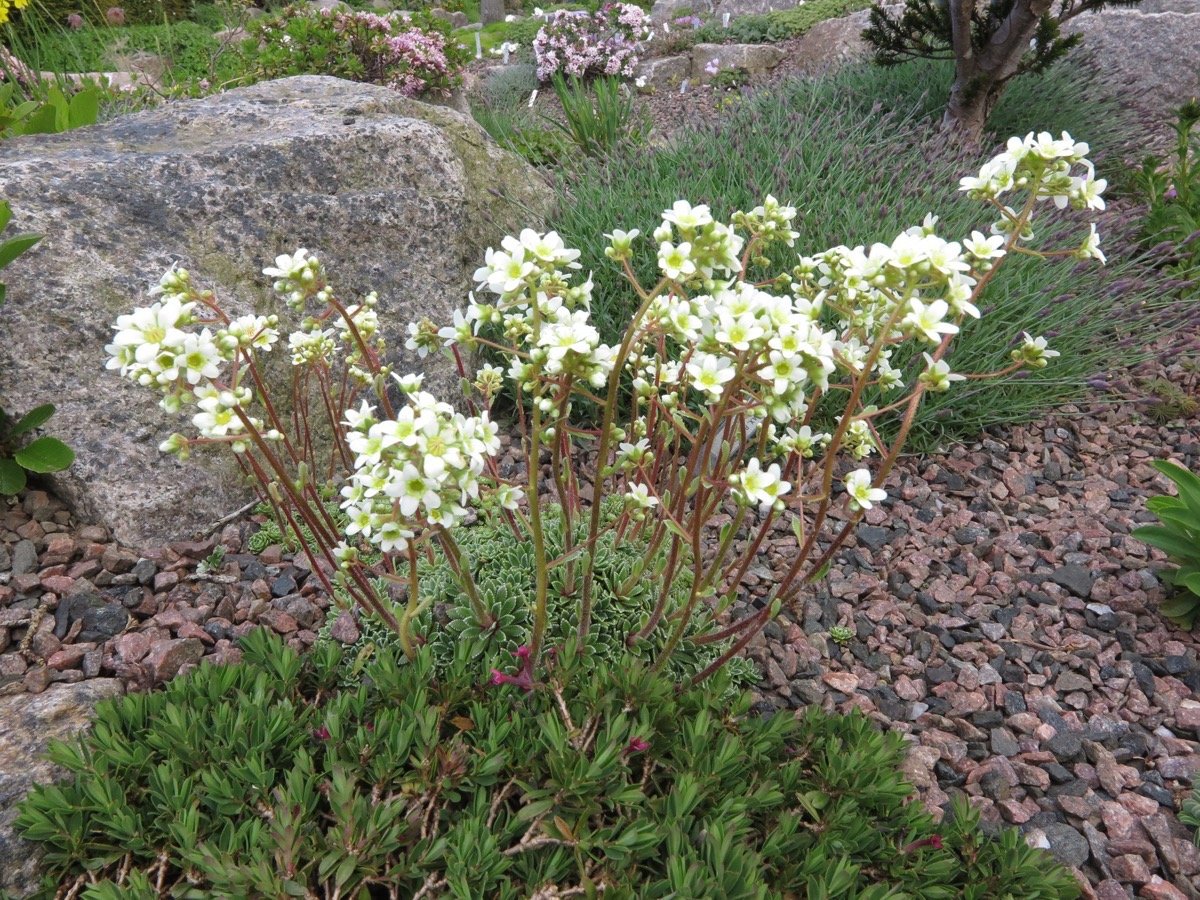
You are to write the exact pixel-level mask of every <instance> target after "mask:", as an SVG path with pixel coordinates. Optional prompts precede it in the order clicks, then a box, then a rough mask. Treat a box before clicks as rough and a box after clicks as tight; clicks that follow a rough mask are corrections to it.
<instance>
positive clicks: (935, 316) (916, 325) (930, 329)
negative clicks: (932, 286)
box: [903, 298, 958, 344]
mask: <svg viewBox="0 0 1200 900" xmlns="http://www.w3.org/2000/svg"><path fill="white" fill-rule="evenodd" d="M948 312H950V306H949V304H947V303H946V301H945V300H934V301H933V302H932V303H929V304H925V303H922V302H921V301H920V300H917V299H916V298H913V299H912V300H910V301H909V313H908V315H907V316H905V317H904V321H903V324H905V325H907V326H908V327H909V328H910V329H912V330H913V331H914V332H916V333H917V334H919V335H920V336H922V337H924V338H925V340H927V341H929V342H930V343H933V344H937V343H940V342H941V340H942V335H944V334H957V333H958V326H957V325H953V324H951V323H950V322H947V321H945V318H946V314H947V313H948Z"/></svg>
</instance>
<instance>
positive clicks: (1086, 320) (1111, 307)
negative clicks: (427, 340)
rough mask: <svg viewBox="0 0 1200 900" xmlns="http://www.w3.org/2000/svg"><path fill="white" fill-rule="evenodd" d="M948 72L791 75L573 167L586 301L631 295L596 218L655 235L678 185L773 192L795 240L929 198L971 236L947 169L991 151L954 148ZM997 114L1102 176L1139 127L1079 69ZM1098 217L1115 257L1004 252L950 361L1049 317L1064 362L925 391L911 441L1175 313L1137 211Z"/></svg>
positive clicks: (1051, 222)
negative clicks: (606, 157)
mask: <svg viewBox="0 0 1200 900" xmlns="http://www.w3.org/2000/svg"><path fill="white" fill-rule="evenodd" d="M805 8H807V7H805ZM944 75H945V71H944V67H943V66H940V65H938V64H936V63H930V62H925V61H921V62H917V63H912V64H909V65H906V66H900V67H896V68H892V69H888V70H886V71H881V70H879V69H877V68H874V67H870V66H860V67H852V68H847V69H844V70H841V71H839V72H837V73H835V74H833V75H830V76H826V77H823V78H818V79H810V80H795V81H790V82H784V83H781V84H777V85H773V86H772V88H771V90H770V91H764V92H761V93H760V94H758V95H756V96H755V97H754V98H751V99H749V100H746V101H743V102H742V103H740V104H739V105H738V107H737V109H736V110H735V111H734V112H733V113H732V114H730V115H729V116H727V117H726V118H725V119H723V120H722V121H719V122H716V123H702V124H699V125H695V126H693V127H691V128H687V129H684V130H682V131H681V132H679V133H677V134H675V135H674V136H673V138H672V140H671V143H670V145H669V146H666V147H646V148H642V149H635V150H630V151H628V152H625V153H620V154H618V155H617V156H616V157H615V158H614V159H612V160H611V161H610V162H609V163H608V164H607V165H605V166H604V167H591V168H589V169H586V170H585V169H580V170H578V171H574V172H571V173H569V174H565V175H564V176H563V177H562V183H561V192H562V195H563V197H564V202H561V203H560V204H559V205H558V208H557V211H556V213H555V214H554V216H553V217H552V220H551V221H550V223H549V226H550V227H552V228H554V229H555V230H556V231H557V232H558V233H559V234H560V235H562V238H563V240H564V241H565V242H566V244H567V246H570V247H578V248H580V250H581V251H582V256H581V258H580V260H579V261H580V263H581V264H582V266H583V269H584V271H589V270H590V271H592V272H593V273H594V284H595V287H594V293H593V296H594V299H593V303H592V315H593V320H594V321H595V322H596V323H597V325H598V326H599V327H600V329H601V334H602V338H603V339H604V340H606V341H610V342H611V341H614V340H615V337H616V335H617V334H618V332H619V329H620V328H622V327H623V324H624V323H625V322H627V321H628V317H629V316H630V314H631V311H632V310H631V307H630V301H631V298H630V294H629V291H628V288H627V285H626V283H625V281H624V279H623V278H622V276H621V274H620V272H619V271H617V270H616V268H615V267H613V266H609V265H606V264H605V263H606V262H607V260H606V259H605V256H604V247H605V239H604V238H603V237H601V235H602V233H603V232H604V231H605V230H606V229H607V228H608V227H609V226H610V224H611V223H612V222H617V221H619V222H621V223H622V224H623V226H624V227H626V228H630V227H636V228H639V229H640V230H641V231H642V232H643V233H645V234H649V233H650V232H652V231H653V229H654V228H655V227H656V225H657V224H658V221H659V217H660V214H661V210H662V209H664V208H666V207H669V206H670V205H671V204H672V203H673V202H674V200H675V199H676V198H678V197H688V198H689V199H690V200H691V201H692V202H693V203H705V204H708V205H710V206H711V208H712V212H713V215H714V216H717V217H723V216H728V215H729V214H730V213H731V212H732V211H733V210H737V209H743V208H750V207H753V206H754V205H755V203H757V202H758V198H761V197H762V196H763V195H765V194H767V193H771V194H774V195H775V196H776V197H778V198H780V200H781V201H783V202H787V203H791V204H793V205H795V206H796V207H797V208H798V209H799V210H800V213H801V215H800V217H799V218H798V219H797V221H796V224H795V227H796V230H797V231H799V232H800V237H799V239H798V240H797V242H796V252H797V253H804V252H809V253H811V252H815V251H818V250H820V249H822V248H825V247H828V246H833V245H837V244H842V243H845V244H849V245H851V246H853V245H855V244H867V245H869V244H871V243H872V242H875V241H884V242H887V241H890V240H891V238H892V236H894V235H895V234H896V233H897V232H898V231H901V230H903V229H904V228H906V227H908V226H910V225H912V224H913V223H915V222H920V221H921V220H922V218H923V217H924V216H925V215H926V214H927V213H928V212H929V211H930V210H938V211H939V213H941V214H942V215H941V221H942V224H941V225H940V226H939V231H940V232H941V233H945V234H961V235H963V236H967V235H969V234H970V233H971V230H972V229H975V228H979V227H981V225H984V224H986V221H985V219H984V218H982V217H981V212H980V210H979V207H978V204H976V203H975V202H973V201H971V200H969V199H968V198H966V197H965V196H964V195H962V194H961V193H959V192H957V191H955V190H954V188H953V185H954V184H955V183H957V181H958V176H959V174H961V173H962V172H964V171H968V170H971V169H973V168H975V167H976V166H977V163H978V161H979V159H980V158H983V157H986V156H987V155H988V154H987V153H986V152H981V153H979V154H978V155H975V154H972V153H969V152H967V151H962V150H954V149H953V148H949V147H947V145H946V142H945V141H944V138H943V136H942V135H941V134H940V133H939V131H938V129H937V127H936V125H935V123H934V122H933V119H932V116H933V115H934V113H936V112H940V109H941V108H942V107H943V106H944V102H945V97H944V94H939V91H942V90H943V89H942V88H941V87H939V86H940V85H944V84H946V83H948V82H949V79H948V78H945V77H943V76H944ZM931 86H933V87H932V88H931ZM1098 123H1103V126H1102V127H1101V126H1099V125H1098ZM991 124H992V126H993V127H995V128H996V129H998V132H999V134H1002V135H1010V134H1025V133H1026V132H1028V131H1031V130H1041V129H1049V130H1052V131H1054V132H1055V133H1057V132H1059V131H1061V130H1064V129H1065V130H1068V131H1070V132H1071V134H1072V135H1075V136H1076V137H1077V138H1080V139H1084V140H1089V141H1091V142H1092V144H1093V146H1094V147H1095V148H1096V149H1095V151H1094V153H1093V158H1095V159H1096V160H1097V165H1098V166H1099V170H1100V174H1101V175H1105V174H1107V173H1106V168H1108V169H1110V170H1111V169H1115V168H1117V167H1121V166H1122V165H1123V164H1122V162H1121V155H1122V151H1125V150H1127V149H1129V148H1130V147H1133V146H1136V141H1137V139H1138V138H1137V135H1138V134H1139V131H1138V128H1137V126H1136V125H1135V124H1134V123H1132V122H1131V120H1130V117H1129V116H1128V114H1126V113H1123V112H1122V111H1121V108H1120V106H1119V105H1118V103H1117V102H1116V101H1115V100H1113V99H1111V98H1109V97H1107V96H1106V95H1104V94H1103V93H1101V92H1099V91H1098V90H1097V89H1096V87H1095V85H1094V83H1093V81H1092V80H1091V79H1090V77H1089V76H1088V73H1087V72H1086V71H1084V70H1083V69H1081V68H1078V67H1074V68H1067V67H1061V68H1058V69H1054V70H1051V72H1050V73H1048V74H1047V75H1046V76H1044V77H1042V78H1041V79H1038V78H1033V77H1031V78H1029V79H1023V80H1022V81H1021V82H1018V83H1016V84H1014V85H1013V87H1012V89H1011V90H1010V92H1009V94H1008V95H1006V97H1005V100H1004V102H1003V103H1002V104H1001V105H1000V107H999V108H997V110H996V111H995V113H994V114H993V116H992V119H991ZM1057 227H1061V226H1060V225H1059V224H1058V223H1057V222H1056V220H1055V219H1054V217H1053V216H1051V217H1048V218H1047V219H1046V220H1045V221H1044V222H1043V225H1042V230H1043V231H1046V230H1047V229H1048V230H1049V231H1048V232H1047V233H1048V234H1055V233H1056V231H1055V229H1056V228H1057ZM1101 227H1102V233H1103V239H1104V242H1105V247H1106V250H1107V252H1108V256H1109V260H1108V265H1107V266H1103V267H1101V266H1094V267H1081V266H1079V265H1078V264H1076V263H1075V262H1072V261H1067V260H1058V261H1049V262H1045V261H1040V260H1033V259H1025V258H1022V259H1014V260H1011V261H1010V263H1011V264H1010V267H1009V268H1008V269H1007V271H1006V273H1005V282H1004V287H1003V289H1002V290H993V291H992V292H990V293H989V294H987V295H985V298H984V299H985V303H986V304H988V305H989V306H990V312H989V314H988V315H985V316H984V318H983V321H981V322H971V323H968V326H967V327H965V328H964V329H963V333H962V335H961V336H959V337H958V338H957V339H956V342H955V345H954V348H953V349H952V351H951V358H950V359H949V360H948V361H949V362H950V363H951V365H952V366H953V368H954V370H955V371H979V372H986V371H996V370H998V369H1001V368H1003V367H1004V366H1005V365H1007V363H1008V361H1009V357H1008V354H1009V351H1010V350H1011V349H1012V346H1011V344H1010V340H1011V338H1012V335H1013V334H1014V333H1017V334H1019V333H1020V332H1021V331H1022V330H1027V331H1030V332H1031V333H1033V332H1039V331H1040V332H1044V333H1048V334H1047V336H1048V337H1049V338H1050V339H1051V340H1052V341H1053V342H1054V343H1055V345H1056V347H1057V348H1058V349H1059V350H1060V351H1062V356H1061V358H1059V359H1057V360H1056V361H1055V365H1054V367H1052V369H1047V370H1044V372H1040V373H1027V377H1024V378H1019V379H1009V380H1007V381H1005V382H1003V383H1000V384H996V383H989V384H988V385H987V388H986V390H987V391H988V399H987V401H986V402H981V400H980V397H981V391H980V389H979V388H977V387H976V386H975V385H971V386H969V387H965V388H964V389H961V390H955V391H949V392H946V393H940V394H934V395H928V396H926V397H925V399H924V401H923V404H922V407H921V411H920V413H919V416H918V419H917V425H916V429H915V431H914V435H913V439H914V440H916V442H917V444H916V446H917V447H918V448H920V447H922V446H924V447H928V446H931V445H934V444H936V443H937V442H939V441H941V440H944V439H947V438H956V437H967V436H974V435H977V434H978V433H979V431H980V430H981V429H982V428H983V427H986V426H988V425H993V424H997V423H1001V422H1012V421H1021V420H1025V419H1029V418H1032V417H1035V416H1037V415H1040V414H1041V413H1042V412H1043V411H1044V410H1045V409H1046V408H1047V407H1048V406H1051V405H1053V404H1056V403H1061V402H1065V401H1067V400H1069V399H1073V398H1078V397H1080V396H1081V395H1083V394H1084V393H1086V392H1087V391H1089V388H1088V386H1087V382H1088V380H1089V379H1092V378H1094V377H1095V376H1096V375H1097V374H1098V373H1103V372H1105V371H1106V370H1108V369H1109V368H1110V367H1115V366H1123V365H1127V364H1129V363H1131V362H1134V361H1136V360H1138V359H1144V358H1146V355H1147V354H1148V353H1149V352H1150V350H1149V348H1150V347H1151V345H1152V343H1153V338H1154V336H1155V335H1158V334H1162V333H1164V332H1166V331H1168V330H1170V329H1171V328H1173V327H1174V325H1175V321H1176V320H1175V318H1174V315H1175V313H1174V312H1173V309H1174V308H1173V307H1167V306H1166V304H1168V303H1172V302H1174V301H1172V299H1171V297H1170V295H1169V292H1167V291H1166V290H1164V285H1163V282H1162V279H1161V278H1160V277H1159V276H1157V275H1156V274H1155V273H1154V272H1153V271H1152V270H1151V269H1150V268H1149V267H1148V266H1147V265H1146V264H1145V263H1146V260H1145V258H1144V254H1143V253H1142V251H1140V250H1139V249H1138V247H1137V246H1136V237H1137V236H1136V233H1135V231H1136V227H1137V226H1136V223H1135V222H1132V221H1129V220H1127V219H1119V218H1117V217H1115V216H1113V217H1110V218H1109V219H1108V220H1107V221H1104V222H1102V223H1101ZM985 230H986V229H985ZM636 262H637V265H636V266H635V269H636V272H637V274H638V277H639V278H641V279H642V280H643V283H652V282H653V280H654V279H655V278H656V277H657V275H658V272H657V269H656V268H655V261H654V260H653V259H652V258H646V259H639V260H637V261H636ZM777 262H779V263H781V264H787V263H788V258H787V257H786V256H784V255H780V258H779V259H778V260H777ZM1180 314H1182V313H1180Z"/></svg>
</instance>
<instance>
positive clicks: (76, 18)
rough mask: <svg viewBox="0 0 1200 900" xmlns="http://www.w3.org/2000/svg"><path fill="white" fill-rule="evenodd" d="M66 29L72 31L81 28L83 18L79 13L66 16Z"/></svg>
mask: <svg viewBox="0 0 1200 900" xmlns="http://www.w3.org/2000/svg"><path fill="white" fill-rule="evenodd" d="M67 27H68V28H70V29H72V30H78V29H80V28H82V27H83V16H81V15H80V14H79V13H71V14H70V15H69V16H67Z"/></svg>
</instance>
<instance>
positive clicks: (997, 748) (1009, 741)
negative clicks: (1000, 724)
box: [991, 728, 1021, 756]
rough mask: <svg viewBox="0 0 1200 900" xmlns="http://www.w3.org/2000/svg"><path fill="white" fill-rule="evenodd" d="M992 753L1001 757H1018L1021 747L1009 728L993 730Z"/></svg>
mask: <svg viewBox="0 0 1200 900" xmlns="http://www.w3.org/2000/svg"><path fill="white" fill-rule="evenodd" d="M991 744H992V752H993V753H998V754H999V755H1000V756H1016V755H1017V754H1018V753H1020V752H1021V745H1020V744H1018V743H1017V739H1016V737H1015V736H1014V735H1013V733H1012V732H1011V731H1009V730H1008V729H1007V728H993V729H992V734H991Z"/></svg>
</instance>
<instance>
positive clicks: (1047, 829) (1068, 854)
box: [1042, 822, 1091, 869]
mask: <svg viewBox="0 0 1200 900" xmlns="http://www.w3.org/2000/svg"><path fill="white" fill-rule="evenodd" d="M1042 831H1043V832H1044V833H1045V835H1046V840H1047V841H1049V842H1050V847H1049V850H1050V852H1051V853H1052V854H1054V856H1055V858H1056V859H1057V860H1058V861H1059V862H1061V863H1062V864H1063V865H1064V866H1068V867H1069V868H1072V869H1078V868H1079V867H1080V866H1082V865H1083V864H1084V863H1085V862H1087V861H1088V857H1089V856H1090V855H1091V848H1090V847H1088V842H1087V838H1085V837H1084V836H1083V835H1082V834H1080V833H1079V832H1078V831H1076V830H1075V829H1074V828H1072V827H1071V826H1070V825H1066V824H1063V823H1061V822H1052V823H1051V824H1049V825H1045V826H1043V828H1042Z"/></svg>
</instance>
